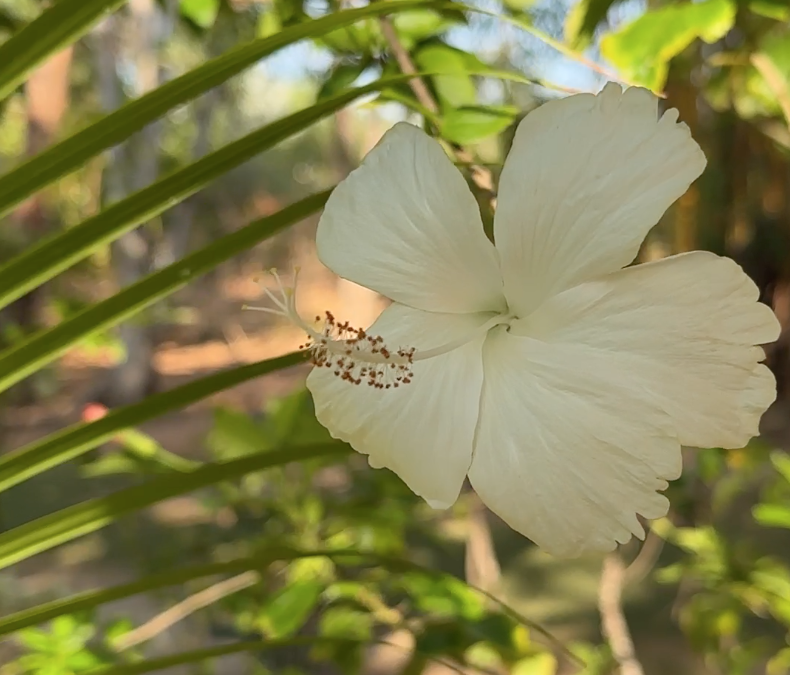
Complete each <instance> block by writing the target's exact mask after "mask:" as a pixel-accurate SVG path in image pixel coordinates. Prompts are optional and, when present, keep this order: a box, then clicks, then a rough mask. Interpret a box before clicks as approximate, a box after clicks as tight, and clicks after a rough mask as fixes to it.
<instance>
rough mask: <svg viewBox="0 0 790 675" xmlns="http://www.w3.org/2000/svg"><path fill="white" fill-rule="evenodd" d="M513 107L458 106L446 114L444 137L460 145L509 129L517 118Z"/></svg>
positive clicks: (443, 123) (442, 129)
mask: <svg viewBox="0 0 790 675" xmlns="http://www.w3.org/2000/svg"><path fill="white" fill-rule="evenodd" d="M517 114H518V110H517V109H516V108H513V107H506V106H499V107H493V106H492V107H486V108H482V107H475V108H457V109H456V110H451V111H449V112H447V113H446V114H445V115H444V118H443V119H442V124H441V131H442V137H443V138H445V139H447V140H448V141H452V142H453V143H458V144H459V145H466V144H468V143H477V142H478V141H482V140H484V139H486V138H488V137H489V136H493V135H494V134H498V133H500V132H502V131H504V130H505V129H507V128H508V127H509V126H510V125H511V124H512V123H513V120H514V119H515V118H516V115H517Z"/></svg>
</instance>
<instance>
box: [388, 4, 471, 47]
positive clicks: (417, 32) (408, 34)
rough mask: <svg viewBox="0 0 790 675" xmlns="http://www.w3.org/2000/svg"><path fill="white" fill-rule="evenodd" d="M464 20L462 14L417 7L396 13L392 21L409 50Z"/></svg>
mask: <svg viewBox="0 0 790 675" xmlns="http://www.w3.org/2000/svg"><path fill="white" fill-rule="evenodd" d="M463 22H464V16H463V14H460V13H457V14H452V15H451V14H449V13H448V12H437V11H435V10H432V9H417V10H412V11H407V12H402V13H401V14H398V15H397V16H396V17H395V18H394V19H393V20H392V23H393V25H394V26H395V29H396V30H397V32H398V36H399V37H400V39H401V42H402V43H403V46H404V48H405V49H407V50H409V51H411V50H412V49H413V48H414V45H416V44H417V43H418V42H421V41H423V40H427V39H428V38H430V37H433V36H435V35H439V34H440V33H443V32H444V31H445V30H447V29H448V28H450V27H451V26H453V25H457V24H460V23H463Z"/></svg>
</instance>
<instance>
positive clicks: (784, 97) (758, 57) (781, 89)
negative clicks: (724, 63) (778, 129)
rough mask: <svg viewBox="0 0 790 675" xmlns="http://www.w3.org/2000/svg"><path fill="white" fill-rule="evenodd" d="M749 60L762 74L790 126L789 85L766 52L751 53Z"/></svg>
mask: <svg viewBox="0 0 790 675" xmlns="http://www.w3.org/2000/svg"><path fill="white" fill-rule="evenodd" d="M751 62H752V65H753V66H754V67H755V68H756V69H757V71H758V72H759V73H760V75H762V76H763V79H764V80H765V82H766V84H767V85H768V87H769V88H770V89H771V91H772V92H773V95H774V96H776V100H777V101H778V102H779V106H780V107H781V108H782V114H783V115H784V118H785V122H786V123H787V126H788V128H790V85H788V83H787V80H786V79H785V77H784V75H783V74H782V71H781V70H779V68H778V67H777V66H776V63H774V61H773V60H772V59H771V58H770V57H769V56H768V55H767V54H762V53H759V52H758V53H757V54H752V56H751Z"/></svg>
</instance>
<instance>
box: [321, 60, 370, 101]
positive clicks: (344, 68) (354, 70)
mask: <svg viewBox="0 0 790 675" xmlns="http://www.w3.org/2000/svg"><path fill="white" fill-rule="evenodd" d="M368 65H370V64H369V63H368V62H367V61H364V60H363V61H360V62H359V63H341V64H339V65H337V66H335V67H334V68H332V70H331V71H330V72H329V76H328V77H327V78H326V80H325V81H324V84H323V85H321V89H320V90H319V92H318V95H317V96H316V100H317V101H322V100H323V99H325V98H329V97H331V96H336V95H337V94H339V93H340V92H341V91H344V90H345V89H348V88H349V87H350V86H351V85H352V84H354V82H355V81H356V80H357V78H358V77H359V76H360V75H362V73H363V72H364V70H365V69H366V68H367V67H368Z"/></svg>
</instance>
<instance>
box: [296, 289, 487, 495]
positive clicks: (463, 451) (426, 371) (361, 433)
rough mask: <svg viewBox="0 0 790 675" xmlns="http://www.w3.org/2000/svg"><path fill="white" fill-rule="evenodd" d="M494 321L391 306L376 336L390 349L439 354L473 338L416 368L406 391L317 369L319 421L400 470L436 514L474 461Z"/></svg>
mask: <svg viewBox="0 0 790 675" xmlns="http://www.w3.org/2000/svg"><path fill="white" fill-rule="evenodd" d="M489 318H490V315H471V314H466V315H464V314H434V313H429V312H423V311H420V310H416V309H412V308H409V307H405V306H404V305H398V304H393V305H390V307H388V308H387V309H386V310H384V312H383V313H382V315H381V316H380V317H379V319H378V320H377V321H376V323H374V324H373V326H371V328H370V329H369V331H368V333H369V334H371V335H381V336H382V337H384V340H385V345H386V346H387V347H388V348H390V350H393V349H397V348H399V347H416V348H417V349H433V348H436V347H439V346H441V345H444V344H448V343H451V342H454V341H456V340H462V339H464V338H466V337H472V336H474V335H475V333H478V334H477V335H476V336H475V337H473V338H472V339H471V341H470V342H468V343H467V344H466V345H464V346H463V347H459V348H457V349H455V350H453V351H451V352H449V353H447V354H444V355H442V356H436V357H434V358H431V359H428V360H426V361H418V362H416V363H415V364H414V366H413V372H414V376H413V378H412V382H411V383H410V384H408V385H405V386H401V387H399V388H398V389H389V390H383V391H382V390H377V389H372V388H370V387H367V386H366V385H364V384H363V385H360V386H354V385H353V384H349V383H348V382H345V381H342V380H341V379H340V378H338V377H335V376H334V375H333V374H332V371H331V370H329V369H325V368H314V369H313V371H312V372H311V373H310V375H309V376H308V378H307V387H308V389H310V391H311V392H312V394H313V399H314V400H315V407H316V416H317V417H318V420H319V421H320V422H321V424H323V425H324V426H325V427H326V428H327V429H329V431H330V433H331V434H332V436H333V437H335V438H338V439H340V440H343V441H345V442H347V443H349V444H351V446H352V447H353V448H354V449H355V450H357V451H358V452H361V453H363V454H365V455H368V456H369V461H370V465H371V466H373V467H375V468H379V467H387V468H388V469H391V470H392V471H394V472H395V473H396V474H398V476H400V477H401V479H402V480H403V481H404V482H405V483H406V484H407V485H408V486H409V487H410V488H411V489H412V490H413V491H414V492H415V493H416V494H418V495H420V496H421V497H423V498H424V499H425V500H426V501H428V502H429V503H430V504H431V506H434V507H435V508H447V507H448V506H450V505H452V504H453V503H454V502H455V500H456V498H457V497H458V493H459V491H460V489H461V485H462V483H463V481H464V478H465V476H466V473H467V470H468V469H469V463H470V462H471V458H472V442H473V438H474V430H475V425H476V424H477V417H478V409H479V404H480V390H481V387H482V384H483V356H482V350H483V341H484V340H485V332H482V333H480V332H479V330H478V329H479V328H480V326H481V325H482V324H483V323H485V322H486V321H487V320H488V319H489Z"/></svg>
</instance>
